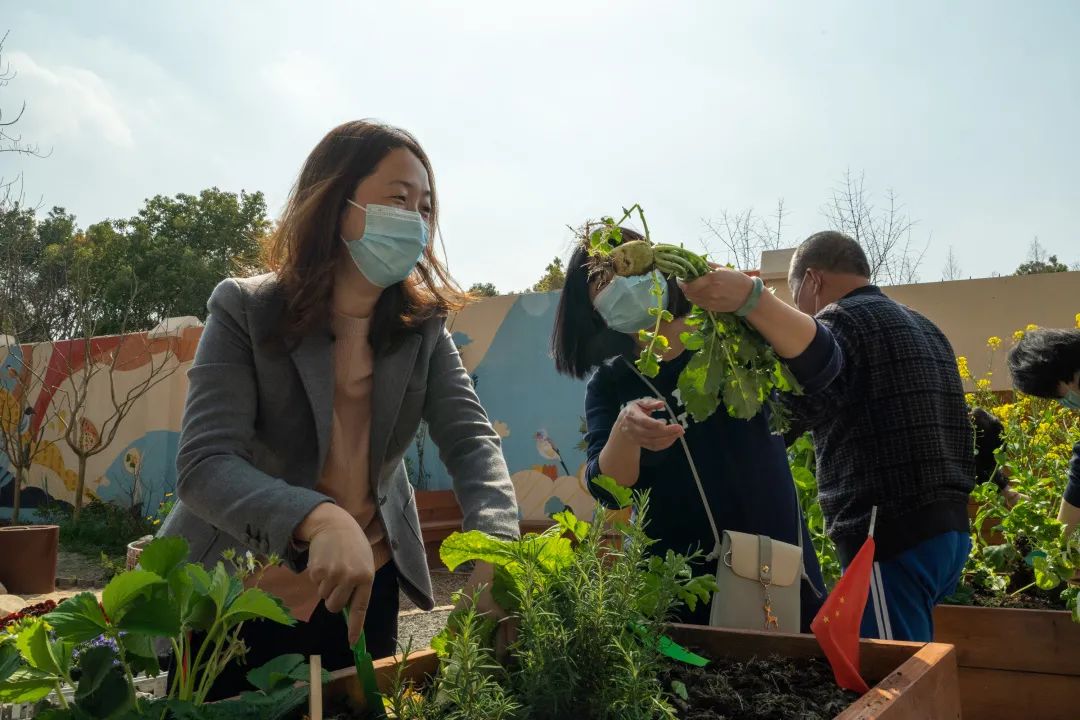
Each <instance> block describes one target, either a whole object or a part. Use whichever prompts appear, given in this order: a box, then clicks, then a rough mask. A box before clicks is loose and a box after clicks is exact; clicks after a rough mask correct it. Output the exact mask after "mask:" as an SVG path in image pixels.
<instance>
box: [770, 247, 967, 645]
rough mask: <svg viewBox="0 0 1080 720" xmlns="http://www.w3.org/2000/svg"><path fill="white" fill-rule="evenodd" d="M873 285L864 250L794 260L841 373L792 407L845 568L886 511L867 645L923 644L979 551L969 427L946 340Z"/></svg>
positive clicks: (805, 299) (865, 627)
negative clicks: (835, 347) (970, 506)
mask: <svg viewBox="0 0 1080 720" xmlns="http://www.w3.org/2000/svg"><path fill="white" fill-rule="evenodd" d="M870 276H871V269H870V265H869V263H868V261H867V259H866V255H865V253H864V252H863V250H862V248H861V247H859V245H858V243H857V242H855V241H854V240H853V239H851V238H850V237H848V236H846V235H844V234H842V233H838V232H831V231H830V232H821V233H817V234H815V235H813V236H811V237H810V238H808V239H807V240H806V241H805V242H803V244H802V245H800V246H799V248H798V249H797V250H796V251H795V255H794V256H793V257H792V260H791V267H790V270H789V275H788V284H789V287H790V288H791V291H792V293H793V295H794V298H795V303H796V305H797V306H798V308H799V309H800V310H802V311H803V312H806V313H809V314H812V315H814V316H816V317H817V319H818V320H819V321H820V322H821V323H822V324H823V325H825V326H826V327H827V328H829V330H831V331H832V333H833V336H834V337H835V338H836V340H837V342H838V343H839V345H840V348H841V351H842V353H843V361H844V367H843V370H842V371H841V373H840V375H839V376H838V377H837V379H836V380H834V381H833V383H832V384H831V385H830V386H829V387H828V388H827V389H826V390H825V391H823V392H821V393H818V394H817V395H815V396H812V397H795V398H792V399H791V400H790V407H791V410H792V413H793V417H794V421H795V425H796V427H797V428H799V429H800V430H810V431H812V433H813V437H814V447H815V449H816V452H817V463H818V489H819V490H818V492H819V501H820V503H821V508H822V511H823V512H824V514H825V518H826V521H827V522H828V531H829V535H830V536H831V537H832V539H833V541H834V542H835V543H836V546H837V550H838V552H839V555H840V560H841V562H842V563H843V565H844V566H845V567H846V566H847V565H848V564H849V563H850V562H851V560H852V559H853V558H854V556H855V554H856V553H857V552H858V550H859V548H860V547H861V546H862V544H863V542H864V541H865V539H866V537H867V533H868V532H869V530H870V519H871V512H872V510H873V508H875V507H876V508H877V515H876V525H875V528H874V539H875V543H876V546H877V551H876V555H875V560H876V562H875V569H874V581H873V583H872V585H871V590H872V598H871V601H870V602H868V603H867V609H866V614H865V615H864V617H863V624H862V635H863V636H864V637H884V638H891V639H896V640H913V641H923V642H925V641H929V640H931V639H932V637H933V610H934V606H935V605H936V604H937V603H939V602H940V601H941V600H942V599H943V598H945V597H946V596H947V595H949V594H951V593H952V592H953V590H954V589H955V587H956V583H957V581H958V580H959V578H960V573H961V571H962V570H963V567H964V564H965V562H966V561H967V556H968V553H969V552H970V549H971V538H970V535H969V522H968V516H967V500H968V495H969V494H970V493H971V490H972V488H973V487H974V484H975V481H974V478H975V464H974V449H973V442H972V426H971V423H970V420H969V418H968V411H967V404H966V403H965V401H964V389H963V386H962V384H961V381H960V375H959V372H958V370H957V367H956V358H955V355H954V354H953V349H952V346H951V345H950V344H949V341H948V340H947V339H946V338H945V336H944V334H942V332H941V331H940V330H939V329H938V328H937V327H936V326H935V325H934V324H933V323H932V322H930V321H929V320H927V319H926V318H925V317H923V316H922V315H920V314H919V313H917V312H915V311H914V310H911V309H910V308H907V307H904V306H903V305H901V304H899V303H897V302H895V301H893V300H891V299H889V298H888V297H886V296H885V294H884V293H882V292H881V290H879V289H878V288H877V287H875V286H874V285H873V284H871V282H870Z"/></svg>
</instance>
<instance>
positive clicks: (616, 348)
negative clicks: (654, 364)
mask: <svg viewBox="0 0 1080 720" xmlns="http://www.w3.org/2000/svg"><path fill="white" fill-rule="evenodd" d="M622 233H623V235H622V237H623V240H624V241H629V240H640V239H642V237H641V235H640V234H638V233H636V232H634V231H632V230H630V229H626V228H624V229H623V231H622ZM723 276H724V277H723V278H722V279H724V280H726V282H720V283H716V285H715V287H714V288H713V291H714V292H715V294H716V295H718V296H723V299H722V300H721V301H720V302H722V303H723V305H724V310H723V311H724V312H736V311H738V312H739V313H740V314H742V315H744V316H745V317H746V319H747V321H748V322H749V323H750V324H751V325H752V326H753V327H754V328H756V329H757V330H758V331H759V332H760V333H761V334H762V336H764V338H765V339H766V341H768V342H769V343H771V344H772V345H773V347H774V348H775V350H776V351H777V353H778V354H779V355H780V356H781V357H782V358H785V359H786V362H787V364H788V366H789V367H790V369H791V371H792V372H793V373H794V375H795V376H796V378H797V379H798V380H799V381H800V382H801V383H802V385H803V386H804V388H805V390H806V392H808V393H814V392H817V391H819V390H820V389H821V388H822V387H824V386H826V385H827V384H828V383H829V382H830V381H831V380H832V378H833V377H834V376H835V375H836V373H837V372H838V370H839V361H840V355H839V348H837V346H836V343H835V342H834V341H833V339H832V336H831V335H830V334H829V332H828V330H826V329H825V328H824V327H823V326H821V325H820V324H818V323H816V322H815V321H814V320H813V319H812V318H810V317H808V316H806V315H804V314H803V313H801V312H798V311H797V310H795V309H794V308H791V307H790V306H788V305H785V304H784V303H783V302H781V301H779V300H777V299H776V298H775V297H774V296H773V295H772V294H771V293H769V292H765V293H760V295H756V296H755V298H754V300H753V301H752V302H751V301H749V298H748V294H747V293H746V292H742V293H741V295H739V294H738V289H739V288H741V287H742V285H741V283H742V281H743V280H745V281H746V282H748V283H750V284H751V285H753V284H754V280H753V279H751V278H749V277H747V276H746V275H744V274H742V273H738V272H735V271H731V270H725V271H723ZM758 282H760V280H758ZM653 287H654V280H653V276H652V275H646V276H642V277H638V278H634V277H630V278H626V277H618V276H612V275H610V274H606V273H602V272H601V273H597V272H593V270H592V269H591V267H590V262H589V255H588V252H587V250H586V248H585V247H584V246H579V247H577V248H576V249H575V251H574V253H573V256H572V257H571V258H570V262H569V263H568V265H567V269H566V284H565V285H564V287H563V289H562V293H561V295H560V298H559V306H558V309H557V312H556V320H555V326H554V330H553V333H552V352H553V356H554V359H555V366H556V368H557V369H558V370H559V372H561V373H563V374H566V375H569V376H571V377H575V378H585V377H588V378H589V381H588V386H587V389H586V395H585V419H586V425H587V432H586V442H587V444H588V450H587V455H588V464H587V469H586V477H587V479H588V481H589V489H590V491H591V492H592V494H593V495H594V496H595V497H597V498H598V499H600V500H601V501H602V502H605V503H608V504H610V503H611V501H612V499H611V498H610V496H609V495H608V493H607V492H606V491H604V490H603V489H602V488H601V487H599V486H597V485H596V484H595V483H594V482H593V481H594V480H595V479H596V477H597V476H598V475H601V474H603V475H607V476H609V477H611V478H613V479H614V480H615V482H617V483H618V484H620V485H622V486H625V487H633V488H635V489H637V490H648V491H649V517H648V519H647V522H648V527H647V529H646V532H647V533H648V534H649V536H650V537H651V538H653V539H655V540H656V544H655V545H653V546H652V547H650V549H649V552H651V553H656V554H660V555H663V554H664V553H666V552H667V551H668V550H673V551H675V552H678V553H686V554H689V553H692V552H695V551H698V550H700V551H702V553H703V554H707V553H709V552H710V551H711V550H712V549H713V547H714V538H713V534H712V529H711V527H710V525H709V522H708V517H707V515H706V511H705V506H704V505H703V503H702V499H701V496H700V494H699V492H698V489H697V484H696V483H695V481H694V478H693V474H692V470H691V464H690V460H689V459H688V457H687V452H688V453H689V457H690V458H692V460H693V466H694V467H695V468H696V470H697V472H698V475H699V477H700V478H701V479H702V485H703V489H704V491H705V493H706V496H707V498H708V503H709V508H710V510H711V512H712V514H713V517H714V519H715V521H716V525H717V526H718V530H719V531H721V532H722V531H724V530H730V531H738V532H744V533H752V534H757V535H767V536H769V537H771V538H773V539H776V540H779V541H782V542H786V543H790V544H792V545H794V544H799V543H800V536H801V542H802V547H803V556H804V566H805V573H806V575H805V577H804V582H802V585H801V596H802V604H801V614H802V618H801V627H802V630H803V631H807V630H808V628H809V623H810V620H811V619H812V618H813V616H814V614H815V612H816V611H817V608H818V607H819V606H820V599H819V597H820V595H821V592H822V590H823V589H824V582H823V580H822V577H821V571H820V569H819V567H818V562H817V557H816V555H815V554H814V548H813V544H812V543H811V541H810V538H809V534H808V532H807V530H806V525H805V522H803V521H802V519H801V517H800V513H799V505H798V497H797V494H796V491H795V485H794V482H793V480H792V477H791V469H790V467H789V466H788V460H787V453H786V450H785V446H784V442H783V439H782V438H781V437H780V436H778V435H774V434H772V433H771V432H770V429H769V417H768V414H767V410H763V411H762V412H761V413H760V414H759V415H758V416H756V417H754V418H752V419H750V420H739V419H735V418H732V417H730V416H729V415H728V414H727V413H726V412H725V411H724V409H723V407H722V406H721V409H720V410H718V411H717V412H716V413H714V414H713V415H712V416H710V417H709V418H708V419H707V420H705V421H703V422H695V421H694V420H693V419H692V418H691V417H690V416H689V415H688V414H687V413H685V412H683V411H682V403H681V402H680V401H679V397H678V391H677V389H676V380H677V378H678V376H679V374H680V372H681V371H682V370H683V368H685V367H686V365H687V363H688V362H689V360H690V357H691V355H692V353H691V352H688V351H686V350H685V348H684V347H683V345H682V343H681V342H680V340H679V336H680V333H681V332H684V331H686V330H687V325H686V317H687V315H688V313H689V312H690V309H691V304H690V302H689V301H688V300H687V297H686V296H684V294H683V290H682V288H681V286H680V285H679V283H677V282H675V281H674V280H668V281H665V282H664V284H663V287H664V294H665V295H666V300H665V304H666V307H667V309H668V310H670V311H671V313H672V314H673V315H674V319H673V320H672V321H671V322H665V323H663V325H662V328H661V331H662V333H663V335H664V336H665V337H667V338H668V339H669V341H670V343H671V346H670V349H669V350H668V351H667V352H666V353H665V354H664V356H663V360H662V362H661V363H660V373H659V374H658V375H657V376H656V377H655V378H653V379H651V380H648V382H647V381H646V379H645V378H644V377H643V376H642V375H640V374H639V373H638V372H637V370H636V368H635V367H634V365H633V359H634V358H635V357H636V356H637V354H638V353H639V352H640V345H639V341H638V331H639V330H641V329H643V328H645V327H646V326H649V325H652V324H653V322H654V321H655V318H653V317H652V316H651V315H650V314H649V308H650V307H655V306H656V304H657V299H656V297H655V296H654V295H653V294H652V289H653ZM759 292H760V291H759ZM667 408H671V409H672V411H673V412H674V413H675V414H676V415H677V416H676V417H671V416H669V414H668V411H667ZM681 440H685V442H686V451H684V448H683V446H682V442H681ZM697 572H699V573H706V572H713V568H712V567H710V566H709V565H708V564H706V563H704V562H701V563H699V564H698V566H697ZM709 611H710V608H709V606H708V604H703V605H699V606H698V607H697V609H696V610H695V611H693V612H691V611H689V610H686V609H683V610H682V611H681V613H680V616H679V619H680V620H681V621H682V622H688V623H695V624H707V623H708V621H709V614H710V612H709ZM790 630H791V631H794V630H795V628H790Z"/></svg>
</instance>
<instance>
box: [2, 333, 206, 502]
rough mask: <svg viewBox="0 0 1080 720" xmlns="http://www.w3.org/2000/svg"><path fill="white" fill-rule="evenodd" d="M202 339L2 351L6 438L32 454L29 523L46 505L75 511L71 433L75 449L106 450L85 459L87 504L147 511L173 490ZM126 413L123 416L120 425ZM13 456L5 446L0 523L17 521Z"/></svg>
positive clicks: (143, 337) (135, 337)
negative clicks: (190, 373) (191, 373)
mask: <svg viewBox="0 0 1080 720" xmlns="http://www.w3.org/2000/svg"><path fill="white" fill-rule="evenodd" d="M200 334H201V328H189V329H185V330H183V331H180V332H177V333H173V334H170V335H168V336H165V337H150V336H148V334H147V333H133V334H130V335H123V336H111V337H102V338H95V339H94V340H93V341H92V342H91V343H89V345H87V344H86V343H84V341H82V340H70V341H63V342H57V343H42V344H37V345H5V346H2V347H0V422H3V423H4V434H3V437H4V438H5V439H7V440H13V439H14V438H15V437H19V439H20V440H21V441H22V442H23V443H24V446H27V445H29V444H30V443H33V447H34V450H33V451H32V454H33V459H34V463H33V465H32V466H31V467H30V470H29V473H28V476H27V477H26V484H25V486H24V488H23V490H22V493H21V495H22V497H21V505H22V507H23V508H24V513H23V517H24V519H26V518H32V517H33V510H34V508H36V507H38V506H39V505H41V504H44V503H47V502H61V503H68V504H72V503H73V502H74V500H75V492H76V488H77V481H78V466H79V461H78V455H77V454H76V453H75V451H74V450H73V448H72V447H71V446H70V445H69V443H68V442H67V441H66V440H65V436H66V435H67V429H68V428H69V427H70V426H71V425H72V424H73V423H74V424H76V425H77V435H75V436H73V437H74V439H75V444H76V445H77V446H79V447H80V448H82V449H91V448H94V447H95V446H96V445H98V444H100V446H101V451H100V452H97V453H96V454H94V455H92V456H90V457H89V458H87V462H86V474H85V477H86V482H85V497H84V499H85V500H87V501H89V500H92V499H100V500H103V501H109V502H115V503H120V504H123V505H125V506H135V505H138V506H141V507H143V508H144V509H150V508H156V507H157V505H158V503H159V502H161V500H162V499H163V497H164V496H165V493H168V492H172V491H173V490H174V489H175V487H176V468H175V464H176V448H177V436H178V434H179V433H178V431H179V428H180V417H181V414H182V412H183V405H184V396H185V393H186V392H187V379H186V372H185V370H186V368H187V367H189V366H190V364H191V360H192V358H193V357H194V353H195V346H196V345H197V344H198V339H199V335H200ZM120 406H123V407H124V408H125V410H126V413H125V417H124V418H123V420H122V421H121V422H117V421H118V419H119V415H118V413H117V408H118V407H120ZM12 430H14V431H15V432H14V433H13V432H12ZM110 438H111V440H110ZM99 441H100V443H99ZM6 446H7V442H0V517H10V515H11V507H12V502H13V498H14V492H13V491H14V482H15V474H14V467H13V465H12V462H11V459H10V458H9V457H8V456H7V454H6V453H5V452H4V450H5V448H6Z"/></svg>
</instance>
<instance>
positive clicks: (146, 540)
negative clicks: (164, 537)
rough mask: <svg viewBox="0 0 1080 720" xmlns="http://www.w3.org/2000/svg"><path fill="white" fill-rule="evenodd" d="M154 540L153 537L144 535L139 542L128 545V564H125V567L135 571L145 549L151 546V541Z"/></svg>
mask: <svg viewBox="0 0 1080 720" xmlns="http://www.w3.org/2000/svg"><path fill="white" fill-rule="evenodd" d="M153 539H154V536H153V535H143V536H142V537H141V538H139V539H138V540H135V541H132V542H129V543H128V546H127V562H126V563H125V567H126V568H127V569H128V570H134V569H135V566H136V565H138V564H139V556H140V555H142V551H143V548H144V547H146V546H147V545H149V544H150V541H151V540H153Z"/></svg>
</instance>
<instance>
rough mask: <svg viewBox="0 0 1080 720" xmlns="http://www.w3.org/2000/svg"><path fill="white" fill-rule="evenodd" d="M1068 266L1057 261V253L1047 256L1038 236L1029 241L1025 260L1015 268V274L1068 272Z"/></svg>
mask: <svg viewBox="0 0 1080 720" xmlns="http://www.w3.org/2000/svg"><path fill="white" fill-rule="evenodd" d="M1068 271H1069V266H1068V265H1066V264H1065V263H1063V262H1059V261H1058V258H1057V255H1050V256H1049V257H1047V255H1046V248H1044V247H1043V246H1042V243H1040V242H1039V238H1037V237H1036V238H1035V239H1034V240H1032V241H1031V245H1030V246H1029V247H1028V259H1027V262H1025V263H1022V264H1021V265H1020V267H1018V268H1016V273H1015V274H1016V275H1043V274H1046V273H1059V272H1068Z"/></svg>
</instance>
